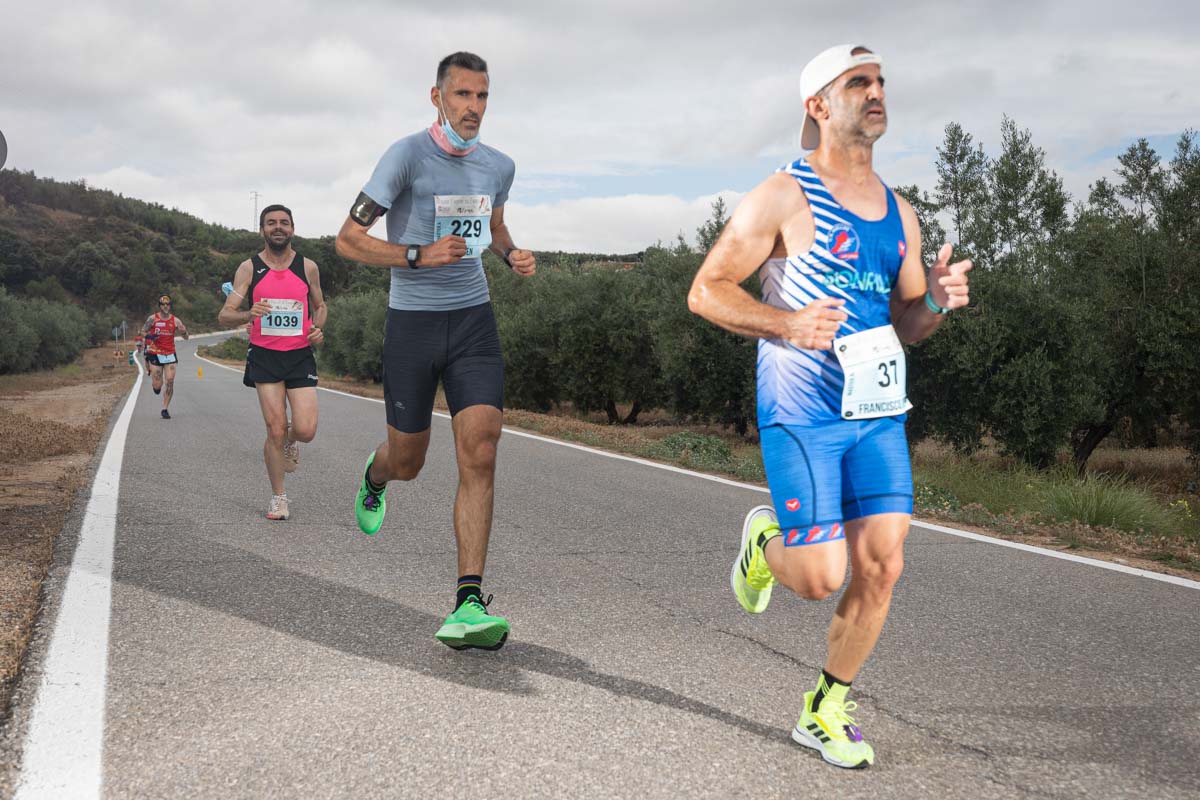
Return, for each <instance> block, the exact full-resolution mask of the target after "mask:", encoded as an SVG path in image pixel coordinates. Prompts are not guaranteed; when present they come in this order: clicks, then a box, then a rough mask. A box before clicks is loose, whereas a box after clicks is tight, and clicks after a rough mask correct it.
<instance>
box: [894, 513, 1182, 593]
mask: <svg viewBox="0 0 1200 800" xmlns="http://www.w3.org/2000/svg"><path fill="white" fill-rule="evenodd" d="M913 525H916V526H917V527H920V528H927V529H928V530H931V531H937V532H938V533H948V534H950V535H951V536H959V537H961V538H963V539H972V540H974V541H976V542H986V543H987V544H996V545H1000V546H1001V547H1011V548H1013V549H1014V550H1024V551H1025V552H1027V553H1037V554H1038V555H1043V556H1050V557H1051V558H1061V559H1063V560H1064V561H1074V562H1076V563H1078V564H1091V565H1092V566H1093V567H1100V568H1102V569H1111V570H1113V571H1114V572H1124V573H1125V574H1126V575H1137V576H1138V577H1139V578H1150V579H1151V580H1156V581H1162V582H1163V583H1173V584H1175V585H1176V586H1184V587H1187V588H1188V589H1200V581H1193V580H1189V579H1187V578H1178V577H1176V576H1174V575H1164V574H1162V573H1161V572H1151V571H1150V570H1148V569H1138V568H1137V567H1130V566H1127V565H1125V564H1114V563H1113V562H1111V561H1100V560H1099V559H1096V558H1087V557H1086V556H1077V555H1075V554H1074V553H1063V552H1061V551H1059V550H1047V549H1046V548H1044V547H1035V546H1033V545H1031V544H1022V543H1021V542H1010V541H1008V540H1007V539H997V538H995V537H993V536H985V535H983V534H982V533H972V532H970V531H960V530H959V529H958V528H947V527H945V526H944V525H934V524H933V523H932V522H921V521H919V520H915V519H914V520H913Z"/></svg>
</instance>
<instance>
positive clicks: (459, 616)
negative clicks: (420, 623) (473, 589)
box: [434, 595, 509, 650]
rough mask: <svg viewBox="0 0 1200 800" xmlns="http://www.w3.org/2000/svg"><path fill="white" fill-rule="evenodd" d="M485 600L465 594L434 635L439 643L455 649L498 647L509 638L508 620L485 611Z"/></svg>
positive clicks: (494, 648)
mask: <svg viewBox="0 0 1200 800" xmlns="http://www.w3.org/2000/svg"><path fill="white" fill-rule="evenodd" d="M490 602H492V597H491V595H488V599H487V600H482V599H480V598H479V597H475V596H472V597H468V598H467V599H466V601H465V602H463V604H462V605H461V606H459V607H458V608H457V609H456V610H455V612H454V613H453V614H451V615H450V616H448V617H446V621H445V622H443V623H442V627H441V628H440V629H439V630H438V632H437V633H435V634H434V636H435V637H436V638H437V640H438V641H439V642H441V643H442V644H444V645H446V646H447V647H453V648H454V649H455V650H469V649H470V648H473V647H475V648H479V649H480V650H499V649H500V648H501V647H503V646H504V642H505V641H507V640H508V630H509V628H508V620H506V619H505V618H504V617H493V616H492V615H490V614H488V613H487V606H488V603H490Z"/></svg>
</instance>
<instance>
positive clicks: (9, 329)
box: [0, 286, 38, 374]
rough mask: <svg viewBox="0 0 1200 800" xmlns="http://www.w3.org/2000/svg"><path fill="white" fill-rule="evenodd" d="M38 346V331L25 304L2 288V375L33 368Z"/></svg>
mask: <svg viewBox="0 0 1200 800" xmlns="http://www.w3.org/2000/svg"><path fill="white" fill-rule="evenodd" d="M37 344H38V335H37V331H35V330H34V329H33V326H32V325H31V324H30V323H29V321H28V315H27V314H26V311H25V303H23V302H22V301H21V300H18V299H17V298H15V297H12V296H11V295H9V293H8V292H7V291H6V290H5V289H4V287H3V286H0V374H8V373H11V372H24V371H26V370H27V369H29V368H31V367H32V366H33V363H34V359H35V358H36V357H37Z"/></svg>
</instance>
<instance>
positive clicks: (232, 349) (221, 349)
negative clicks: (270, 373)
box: [196, 336, 250, 361]
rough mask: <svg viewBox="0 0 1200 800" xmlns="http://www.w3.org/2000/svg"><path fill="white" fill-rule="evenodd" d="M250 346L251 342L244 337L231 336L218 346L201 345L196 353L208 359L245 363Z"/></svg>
mask: <svg viewBox="0 0 1200 800" xmlns="http://www.w3.org/2000/svg"><path fill="white" fill-rule="evenodd" d="M249 346H250V340H249V339H246V338H245V337H244V336H231V337H229V338H228V339H225V340H224V341H221V342H218V343H217V344H213V345H207V346H205V345H201V346H200V347H198V348H196V352H197V353H199V354H200V355H202V356H205V357H207V358H227V359H229V360H230V361H244V360H245V358H246V348H248V347H249Z"/></svg>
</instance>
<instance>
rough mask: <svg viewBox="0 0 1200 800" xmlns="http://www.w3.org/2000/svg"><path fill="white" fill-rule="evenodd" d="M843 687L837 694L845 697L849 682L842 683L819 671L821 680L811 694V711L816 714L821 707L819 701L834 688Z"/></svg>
mask: <svg viewBox="0 0 1200 800" xmlns="http://www.w3.org/2000/svg"><path fill="white" fill-rule="evenodd" d="M839 686H844V687H845V688H844V689H842V690H841V692H839V694H841V696H843V697H845V695H846V689H849V688H850V681H843V680H840V679H838V678H835V677H833V676H832V675H830V674H829V673H828V672H826V671H825V670H821V678H820V680H818V681H817V691H816V692H814V693H813V701H812V711H813V713H814V714H815V713H817V710H818V709H819V708H820V707H821V701H822V700H824V699H825V695H827V694H830V693H831V691H832V690H833V689H834V688H835V687H839Z"/></svg>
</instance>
